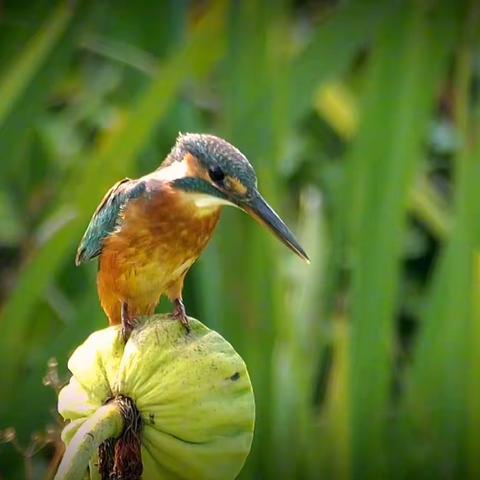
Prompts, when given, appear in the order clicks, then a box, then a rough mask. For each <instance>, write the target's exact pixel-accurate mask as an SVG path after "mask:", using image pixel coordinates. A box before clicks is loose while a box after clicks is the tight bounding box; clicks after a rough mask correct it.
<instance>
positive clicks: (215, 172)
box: [208, 165, 225, 183]
mask: <svg viewBox="0 0 480 480" xmlns="http://www.w3.org/2000/svg"><path fill="white" fill-rule="evenodd" d="M208 174H209V175H210V178H211V179H212V180H213V181H214V182H215V183H220V182H221V181H222V180H223V179H224V178H225V174H224V173H223V170H222V169H221V168H220V167H219V166H218V165H215V166H214V167H212V168H211V169H210V170H209V171H208Z"/></svg>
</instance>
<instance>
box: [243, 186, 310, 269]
mask: <svg viewBox="0 0 480 480" xmlns="http://www.w3.org/2000/svg"><path fill="white" fill-rule="evenodd" d="M242 208H243V210H245V211H246V212H247V213H248V214H249V215H250V216H251V217H253V218H254V219H255V220H257V222H259V223H260V224H262V225H265V226H267V227H268V228H269V229H270V230H271V231H272V233H273V234H274V235H275V236H276V237H277V238H278V239H279V240H280V241H281V242H283V243H284V244H285V245H286V246H287V247H288V248H289V249H290V250H292V251H293V252H294V253H296V254H297V255H298V256H299V257H300V258H302V259H303V260H305V261H306V262H307V263H310V259H309V258H308V255H307V254H306V252H305V250H304V249H303V248H302V246H301V245H300V244H299V243H298V241H297V239H296V238H295V235H294V234H293V233H292V232H291V230H290V229H289V228H288V227H287V226H286V225H285V222H284V221H283V220H282V219H281V218H280V217H279V216H278V215H277V214H276V213H275V211H274V210H273V208H272V207H270V205H269V204H268V203H267V202H266V201H265V200H264V199H263V197H262V196H261V195H260V194H259V193H257V194H256V195H255V196H254V197H253V200H250V201H249V202H248V204H244V205H242Z"/></svg>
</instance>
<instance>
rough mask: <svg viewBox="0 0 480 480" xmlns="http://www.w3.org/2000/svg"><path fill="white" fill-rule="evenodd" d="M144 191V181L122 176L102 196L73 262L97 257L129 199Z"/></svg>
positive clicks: (77, 263)
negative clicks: (122, 177)
mask: <svg viewBox="0 0 480 480" xmlns="http://www.w3.org/2000/svg"><path fill="white" fill-rule="evenodd" d="M145 191H146V184H145V182H144V181H137V180H130V179H129V178H124V179H123V180H120V181H119V182H117V183H116V184H115V185H114V186H113V187H112V188H111V189H110V190H109V191H108V192H107V193H106V195H105V197H103V200H102V201H101V202H100V204H99V205H98V207H97V209H96V210H95V213H94V214H93V216H92V219H91V220H90V223H89V224H88V227H87V230H86V231H85V233H84V235H83V238H82V240H81V242H80V245H79V247H78V250H77V256H76V257H75V264H76V265H80V264H81V263H83V262H86V261H88V260H91V259H92V258H95V257H97V256H98V255H100V253H101V252H102V247H103V241H104V239H105V238H106V237H108V236H109V235H111V234H112V233H113V232H114V231H115V229H116V228H117V227H118V226H119V225H120V222H121V219H122V211H123V209H124V208H125V206H126V205H127V204H128V202H130V201H131V200H134V199H137V198H139V197H140V196H142V195H143V194H144V193H145Z"/></svg>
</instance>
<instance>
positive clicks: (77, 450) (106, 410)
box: [55, 402, 124, 480]
mask: <svg viewBox="0 0 480 480" xmlns="http://www.w3.org/2000/svg"><path fill="white" fill-rule="evenodd" d="M123 424H124V420H123V415H122V413H121V410H120V408H119V406H118V404H117V403H116V402H110V403H108V404H106V405H103V406H102V407H100V408H99V409H98V410H97V411H96V412H95V413H94V414H93V415H92V416H91V417H90V418H89V419H88V420H87V421H86V422H85V423H84V424H83V425H82V426H81V427H80V429H79V430H78V432H77V433H76V434H75V436H74V437H73V439H72V441H71V442H70V444H69V446H68V448H67V450H66V452H65V455H64V457H63V459H62V461H61V463H60V466H59V468H58V471H57V474H56V475H55V480H82V479H83V478H84V476H85V472H86V470H87V466H88V462H89V461H90V459H91V458H92V456H93V454H94V453H95V451H96V450H97V449H98V447H99V446H100V444H101V443H103V442H104V441H105V440H107V439H108V438H117V437H118V436H120V434H121V433H122V430H123Z"/></svg>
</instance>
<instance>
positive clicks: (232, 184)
mask: <svg viewBox="0 0 480 480" xmlns="http://www.w3.org/2000/svg"><path fill="white" fill-rule="evenodd" d="M225 183H226V184H227V185H228V187H229V189H230V190H232V191H233V192H235V193H236V194H237V195H238V196H239V197H243V196H245V195H246V193H247V187H246V186H245V185H244V184H243V183H242V182H241V181H240V180H239V179H238V178H235V177H230V176H228V177H227V178H226V179H225Z"/></svg>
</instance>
